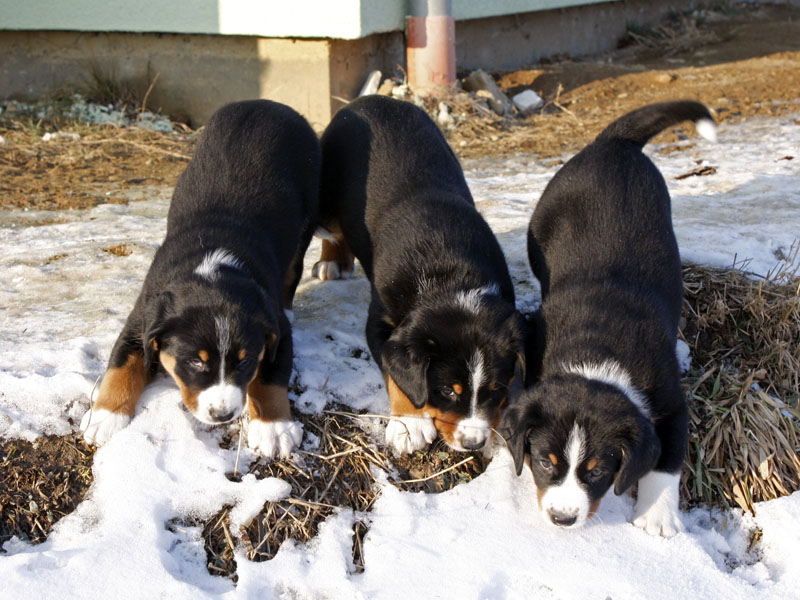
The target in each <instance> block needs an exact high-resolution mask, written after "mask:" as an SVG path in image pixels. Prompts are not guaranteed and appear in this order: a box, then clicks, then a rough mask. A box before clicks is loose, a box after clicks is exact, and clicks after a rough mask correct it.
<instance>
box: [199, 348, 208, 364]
mask: <svg viewBox="0 0 800 600" xmlns="http://www.w3.org/2000/svg"><path fill="white" fill-rule="evenodd" d="M197 356H199V357H200V360H202V361H203V362H207V361H208V352H206V351H205V350H200V352H198V353H197Z"/></svg>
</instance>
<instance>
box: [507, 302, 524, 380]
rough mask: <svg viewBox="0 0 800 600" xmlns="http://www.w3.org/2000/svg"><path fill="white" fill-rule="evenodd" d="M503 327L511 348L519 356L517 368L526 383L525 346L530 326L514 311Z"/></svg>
mask: <svg viewBox="0 0 800 600" xmlns="http://www.w3.org/2000/svg"><path fill="white" fill-rule="evenodd" d="M503 326H504V328H505V330H506V336H507V339H508V341H509V343H510V344H511V348H512V350H513V351H514V353H515V354H516V355H517V364H516V368H515V369H514V370H515V371H516V369H519V371H520V375H521V381H523V382H524V381H525V371H526V362H527V361H526V352H525V346H526V343H527V340H528V324H527V323H526V322H525V319H524V318H523V316H522V315H521V314H519V312H517V311H516V310H514V311H513V312H512V313H511V315H510V316H509V317H508V318H507V319H506V320H505V323H503Z"/></svg>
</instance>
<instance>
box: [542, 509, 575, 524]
mask: <svg viewBox="0 0 800 600" xmlns="http://www.w3.org/2000/svg"><path fill="white" fill-rule="evenodd" d="M547 514H548V515H550V520H551V521H552V522H553V523H555V524H556V525H558V526H559V527H569V526H570V525H574V524H575V521H577V520H578V515H576V514H567V513H562V512H558V511H557V510H549V511H547Z"/></svg>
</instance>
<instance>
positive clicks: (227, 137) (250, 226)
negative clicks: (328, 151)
mask: <svg viewBox="0 0 800 600" xmlns="http://www.w3.org/2000/svg"><path fill="white" fill-rule="evenodd" d="M320 164H321V157H320V150H319V143H318V141H317V137H316V135H315V134H314V132H313V130H312V129H311V128H310V126H309V125H308V123H307V122H306V121H305V119H303V117H301V116H300V115H299V114H297V113H296V112H295V111H294V110H292V109H291V108H289V107H287V106H284V105H281V104H278V103H275V102H270V101H267V100H253V101H246V102H237V103H232V104H228V105H226V106H224V107H222V108H221V109H219V110H218V111H217V112H216V113H215V114H214V115H213V116H212V118H211V120H210V121H209V123H208V125H207V126H206V129H205V131H204V133H203V135H202V137H201V139H200V141H199V143H198V146H197V150H196V152H195V155H194V157H193V158H192V160H191V162H190V163H189V165H188V166H187V168H186V170H185V171H184V172H183V174H182V175H181V176H180V178H179V179H178V183H177V185H176V187H175V191H174V194H173V197H172V202H171V204H170V209H169V214H168V217H167V234H166V237H165V239H164V242H163V244H162V245H161V247H160V248H159V249H158V251H157V252H156V255H155V257H154V259H153V262H152V265H151V266H150V270H149V271H148V273H147V277H146V278H145V281H144V285H143V287H142V291H141V293H140V295H139V298H138V300H137V301H136V304H135V306H134V309H133V311H132V312H131V313H130V316H129V317H128V320H127V322H126V324H125V327H124V329H123V331H122V333H121V334H120V336H119V339H118V340H117V342H116V344H115V346H114V349H113V350H112V353H111V359H110V363H109V367H121V366H122V365H123V364H125V362H126V361H127V360H128V359H129V357H130V356H131V355H132V354H134V353H139V354H142V355H144V359H145V367H146V369H147V370H148V372H149V373H150V374H151V375H152V374H154V373H155V371H156V369H157V368H158V366H159V360H158V358H159V353H160V352H167V353H169V354H170V355H171V356H174V357H175V358H177V365H176V373H177V375H178V376H179V377H180V378H181V380H182V382H183V383H184V384H185V385H187V386H189V387H191V388H194V389H198V388H199V389H204V388H206V387H208V386H209V385H212V384H213V383H214V382H215V381H217V380H219V373H220V361H221V360H222V361H225V372H226V373H232V375H231V378H230V382H231V383H235V384H236V385H238V386H239V387H242V386H246V385H247V383H248V382H249V381H250V379H252V378H253V375H254V373H255V372H256V369H259V366H260V373H259V377H260V378H261V381H262V382H263V383H265V384H268V383H274V384H279V385H284V386H285V385H286V384H287V383H288V381H289V376H290V373H291V366H292V337H291V331H290V326H289V322H288V320H287V318H286V316H285V315H284V312H283V309H284V308H291V300H292V298H293V296H294V291H295V289H296V287H297V283H298V281H299V278H300V273H301V268H302V257H303V255H304V253H305V250H306V248H307V246H308V244H309V242H310V240H311V237H312V234H313V231H314V228H315V226H316V214H317V208H318V182H319V171H320ZM221 249H224V250H227V251H229V252H230V253H232V254H233V255H234V256H235V258H236V261H237V263H238V266H237V267H235V268H234V267H230V266H225V265H223V266H221V267H220V268H219V269H218V270H217V272H216V277H215V278H214V279H213V280H212V279H211V278H209V277H204V276H201V275H199V274H198V273H196V272H195V270H196V269H197V268H198V266H199V265H200V264H201V263H202V261H203V260H204V259H205V258H206V257H207V256H208V255H209V253H212V252H213V251H215V250H221ZM220 316H224V317H227V318H228V319H229V322H230V325H231V327H230V336H231V339H230V342H231V345H230V352H229V353H228V354H227V355H226V356H223V357H220V356H217V355H216V353H215V352H214V350H215V349H216V348H217V346H218V344H217V331H216V326H215V318H217V317H220ZM262 348H263V349H264V351H265V356H264V359H263V360H262V361H261V363H260V365H259V362H258V360H257V358H256V357H257V356H258V354H259V352H260V350H261V349H262ZM201 349H203V350H207V351H210V353H211V356H210V358H209V360H208V361H207V363H206V364H205V365H199V364H197V363H196V359H197V353H198V351H199V350H201ZM241 350H245V351H247V357H248V358H246V359H245V360H243V361H242V360H240V359H239V357H238V353H239V352H240V351H241ZM193 360H194V361H195V365H194V366H193V364H192V361H193ZM198 366H200V367H202V368H199V369H198Z"/></svg>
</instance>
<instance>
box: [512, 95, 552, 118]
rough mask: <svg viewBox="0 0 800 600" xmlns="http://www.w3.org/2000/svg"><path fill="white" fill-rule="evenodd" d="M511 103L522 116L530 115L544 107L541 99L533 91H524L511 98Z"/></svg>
mask: <svg viewBox="0 0 800 600" xmlns="http://www.w3.org/2000/svg"><path fill="white" fill-rule="evenodd" d="M511 102H513V103H514V106H516V107H517V110H519V111H520V112H521V113H523V114H526V115H528V114H530V113H532V112H533V111H535V110H537V109H539V108H541V107H542V106H544V100H543V99H542V97H541V96H540V95H539V94H537V93H536V92H534V91H533V90H525V91H522V92H520V93H519V94H516V95H515V96H513V97H512V98H511Z"/></svg>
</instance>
